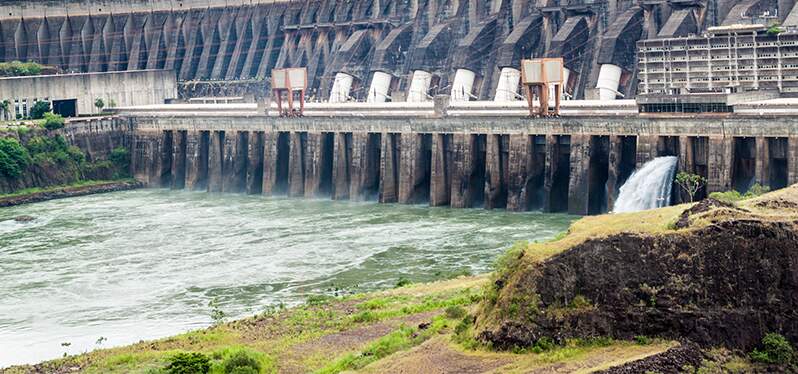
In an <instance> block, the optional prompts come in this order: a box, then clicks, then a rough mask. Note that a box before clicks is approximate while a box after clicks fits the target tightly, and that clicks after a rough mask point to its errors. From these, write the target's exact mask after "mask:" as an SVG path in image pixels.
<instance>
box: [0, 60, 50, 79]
mask: <svg viewBox="0 0 798 374" xmlns="http://www.w3.org/2000/svg"><path fill="white" fill-rule="evenodd" d="M41 73H42V65H39V64H37V63H35V62H20V61H11V62H1V63H0V77H22V76H29V75H39V74H41Z"/></svg>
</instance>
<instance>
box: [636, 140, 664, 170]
mask: <svg viewBox="0 0 798 374" xmlns="http://www.w3.org/2000/svg"><path fill="white" fill-rule="evenodd" d="M658 141H659V138H658V137H657V136H656V135H639V136H638V137H637V167H636V168H637V170H640V168H642V167H643V165H645V164H646V162H649V161H651V160H652V159H654V158H655V157H657V143H658Z"/></svg>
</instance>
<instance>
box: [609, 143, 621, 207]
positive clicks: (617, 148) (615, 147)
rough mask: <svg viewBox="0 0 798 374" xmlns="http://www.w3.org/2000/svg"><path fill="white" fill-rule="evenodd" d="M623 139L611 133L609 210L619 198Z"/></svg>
mask: <svg viewBox="0 0 798 374" xmlns="http://www.w3.org/2000/svg"><path fill="white" fill-rule="evenodd" d="M621 153H622V150H621V139H620V137H619V136H617V135H610V157H609V159H610V162H609V170H607V211H608V212H612V208H613V207H614V206H615V199H617V198H618V190H619V189H620V188H621V186H618V175H619V174H620V171H621V156H622V155H621Z"/></svg>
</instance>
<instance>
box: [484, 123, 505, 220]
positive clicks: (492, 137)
mask: <svg viewBox="0 0 798 374" xmlns="http://www.w3.org/2000/svg"><path fill="white" fill-rule="evenodd" d="M505 140H508V139H507V136H506V135H497V134H489V135H488V138H487V144H486V146H487V148H486V151H485V209H496V208H504V207H506V206H507V182H508V173H507V171H508V170H507V169H508V163H507V161H508V160H507V154H506V149H507V144H506V143H505Z"/></svg>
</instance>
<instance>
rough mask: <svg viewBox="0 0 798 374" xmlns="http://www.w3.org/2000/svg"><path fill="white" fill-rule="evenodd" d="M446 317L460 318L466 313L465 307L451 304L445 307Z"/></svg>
mask: <svg viewBox="0 0 798 374" xmlns="http://www.w3.org/2000/svg"><path fill="white" fill-rule="evenodd" d="M445 313H446V317H447V318H451V319H460V318H463V317H464V316H465V315H466V310H465V308H463V307H461V306H459V305H452V306H450V307H448V308H446V312H445Z"/></svg>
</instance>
